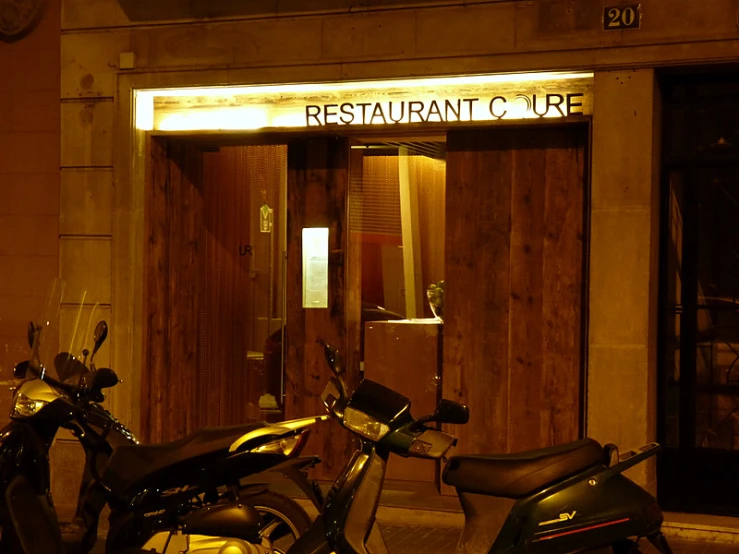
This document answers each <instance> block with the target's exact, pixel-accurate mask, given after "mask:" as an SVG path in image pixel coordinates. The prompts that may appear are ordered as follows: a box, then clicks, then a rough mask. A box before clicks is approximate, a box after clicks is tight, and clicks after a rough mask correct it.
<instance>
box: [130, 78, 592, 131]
mask: <svg viewBox="0 0 739 554" xmlns="http://www.w3.org/2000/svg"><path fill="white" fill-rule="evenodd" d="M592 79H593V74H592V73H564V72H561V73H526V74H507V75H474V76H463V77H438V78H423V79H397V80H385V81H353V82H342V83H311V84H283V85H256V86H221V87H207V88H202V87H200V88H180V89H155V90H146V91H139V92H138V94H137V95H136V127H137V128H139V129H146V130H151V129H157V130H163V131H197V130H257V129H265V128H273V129H277V128H292V129H295V128H298V129H299V128H306V127H327V128H333V127H338V126H342V125H351V126H357V125H362V126H373V127H376V126H392V125H404V124H418V123H457V122H480V121H497V120H500V119H532V118H545V117H546V118H552V117H566V116H572V115H589V114H590V113H592Z"/></svg>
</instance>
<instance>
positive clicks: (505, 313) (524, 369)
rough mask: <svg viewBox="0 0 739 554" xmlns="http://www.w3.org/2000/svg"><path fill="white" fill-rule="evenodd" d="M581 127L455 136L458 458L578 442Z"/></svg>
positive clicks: (449, 280)
mask: <svg viewBox="0 0 739 554" xmlns="http://www.w3.org/2000/svg"><path fill="white" fill-rule="evenodd" d="M586 144H587V129H586V128H584V127H582V126H577V127H573V126H562V127H556V128H555V127H552V128H547V127H544V128H542V127H538V126H537V127H528V128H518V129H495V130H485V131H454V132H450V133H449V134H448V142H447V208H446V291H445V296H446V298H445V318H444V327H445V328H444V367H443V385H442V386H443V395H444V397H445V398H452V399H456V400H459V401H461V402H464V403H466V404H467V405H468V406H469V408H470V421H469V423H468V424H467V425H464V426H452V428H451V432H453V433H454V434H455V435H456V436H458V437H459V446H458V451H459V452H468V453H496V452H497V453H504V452H518V451H522V450H527V449H533V448H538V447H545V446H551V445H555V444H561V443H565V442H568V441H572V440H575V439H577V438H579V436H580V434H581V412H582V381H583V365H584V364H583V358H582V346H583V330H584V328H585V326H584V322H583V312H582V306H583V276H584V273H585V272H584V255H583V254H584V251H585V245H584V237H585V235H586V233H585V217H584V199H585V190H586V169H585V168H586V167H587V165H586Z"/></svg>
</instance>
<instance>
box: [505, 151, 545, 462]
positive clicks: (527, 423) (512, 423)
mask: <svg viewBox="0 0 739 554" xmlns="http://www.w3.org/2000/svg"><path fill="white" fill-rule="evenodd" d="M521 140H523V141H526V137H521ZM526 142H528V143H529V144H526V146H528V148H523V147H524V144H511V147H512V148H517V150H514V151H512V152H511V156H513V157H514V165H513V170H514V173H513V174H512V175H511V180H512V183H513V185H512V186H513V197H512V200H513V201H512V203H511V223H512V225H511V295H510V317H511V323H510V345H511V350H510V351H509V353H508V364H509V366H510V369H511V387H510V395H511V398H512V402H511V409H510V412H509V417H508V422H507V426H508V428H509V429H510V430H511V434H510V443H509V449H510V450H511V451H512V452H519V451H522V450H529V449H532V448H538V447H539V446H541V438H540V429H539V413H540V411H541V409H542V403H543V402H544V398H543V396H544V391H543V390H542V372H543V368H542V363H543V359H544V352H543V351H542V348H543V344H544V337H543V329H542V327H541V325H539V324H537V322H540V321H541V318H542V315H543V301H544V299H543V297H542V290H543V288H544V267H543V251H544V200H545V194H544V191H543V190H542V184H543V183H545V182H546V175H545V174H546V168H545V166H544V164H543V163H542V161H543V160H542V155H543V153H544V150H541V149H539V148H536V147H535V145H534V144H531V143H532V142H534V141H530V140H529V141H526ZM514 428H515V432H514V431H513V430H514Z"/></svg>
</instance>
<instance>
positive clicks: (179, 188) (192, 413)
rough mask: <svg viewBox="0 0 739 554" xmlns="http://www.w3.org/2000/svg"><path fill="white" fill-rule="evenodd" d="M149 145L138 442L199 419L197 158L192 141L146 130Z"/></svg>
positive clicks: (162, 437) (191, 426) (171, 436)
mask: <svg viewBox="0 0 739 554" xmlns="http://www.w3.org/2000/svg"><path fill="white" fill-rule="evenodd" d="M149 152H150V158H149V164H150V166H149V171H148V180H147V183H146V210H147V212H146V221H147V246H146V264H145V267H146V268H147V274H146V292H145V313H146V316H145V317H146V320H145V331H144V337H145V341H146V342H145V344H146V347H147V348H146V350H145V357H144V361H143V362H144V370H143V371H142V378H141V396H142V399H141V400H142V401H141V410H142V414H141V415H142V417H141V435H142V440H143V441H144V442H166V441H169V440H175V439H179V438H182V437H184V436H186V435H187V434H189V433H192V432H193V431H194V430H195V429H197V428H198V427H199V422H198V413H197V410H194V409H193V407H194V406H195V404H196V398H195V397H196V394H197V369H198V368H197V365H198V355H197V345H198V336H199V305H200V262H201V260H200V249H199V244H200V235H201V231H202V218H203V209H202V196H201V189H202V162H203V158H202V152H200V151H199V150H198V149H197V148H196V147H195V146H193V145H189V144H183V143H175V142H167V141H166V140H164V139H158V138H153V137H152V138H150V139H149Z"/></svg>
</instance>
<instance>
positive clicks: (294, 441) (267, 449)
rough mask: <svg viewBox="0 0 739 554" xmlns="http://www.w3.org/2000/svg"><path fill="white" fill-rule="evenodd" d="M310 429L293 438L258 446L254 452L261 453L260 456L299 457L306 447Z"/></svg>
mask: <svg viewBox="0 0 739 554" xmlns="http://www.w3.org/2000/svg"><path fill="white" fill-rule="evenodd" d="M309 434H310V429H309V430H306V431H303V432H302V433H299V434H297V435H293V436H292V437H283V438H279V439H277V440H274V441H270V442H267V443H264V444H263V445H261V446H257V447H256V448H255V449H253V450H252V452H259V453H260V454H282V455H283V456H288V457H289V456H290V455H295V456H297V455H298V454H299V453H300V451H301V450H302V449H303V446H304V445H305V441H306V440H308V435H309Z"/></svg>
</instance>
